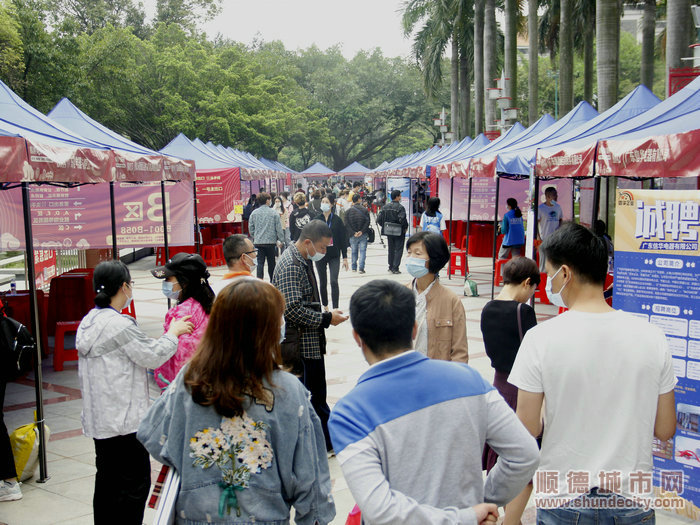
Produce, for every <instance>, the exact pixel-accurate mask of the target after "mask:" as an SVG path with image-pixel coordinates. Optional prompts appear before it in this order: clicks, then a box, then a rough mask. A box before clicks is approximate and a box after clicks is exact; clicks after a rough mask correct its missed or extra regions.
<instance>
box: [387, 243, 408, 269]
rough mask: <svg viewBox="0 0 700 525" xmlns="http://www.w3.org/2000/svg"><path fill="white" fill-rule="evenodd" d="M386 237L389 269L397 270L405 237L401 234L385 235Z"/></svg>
mask: <svg viewBox="0 0 700 525" xmlns="http://www.w3.org/2000/svg"><path fill="white" fill-rule="evenodd" d="M386 239H387V244H388V245H389V270H398V269H399V266H400V265H401V256H402V255H403V245H404V242H405V241H406V238H405V237H404V236H403V235H387V236H386Z"/></svg>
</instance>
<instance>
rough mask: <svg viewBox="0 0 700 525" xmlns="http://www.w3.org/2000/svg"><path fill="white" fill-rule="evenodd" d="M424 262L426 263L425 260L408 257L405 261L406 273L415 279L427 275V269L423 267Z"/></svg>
mask: <svg viewBox="0 0 700 525" xmlns="http://www.w3.org/2000/svg"><path fill="white" fill-rule="evenodd" d="M426 262H428V261H426V260H425V259H419V258H418V257H409V258H408V259H406V271H407V272H408V273H409V274H411V275H412V276H413V277H415V278H416V279H420V278H421V277H423V276H424V275H427V274H428V269H427V268H426V267H425V263H426Z"/></svg>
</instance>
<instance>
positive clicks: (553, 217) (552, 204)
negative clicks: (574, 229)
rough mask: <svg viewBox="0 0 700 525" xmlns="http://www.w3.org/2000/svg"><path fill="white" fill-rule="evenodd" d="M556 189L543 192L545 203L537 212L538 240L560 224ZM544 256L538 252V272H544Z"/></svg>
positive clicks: (555, 229)
mask: <svg viewBox="0 0 700 525" xmlns="http://www.w3.org/2000/svg"><path fill="white" fill-rule="evenodd" d="M557 197H558V195H557V189H556V188H555V187H554V186H549V187H548V188H547V189H546V190H544V198H545V201H544V202H543V203H542V204H540V206H539V208H538V210H537V217H538V219H537V224H538V225H539V232H538V233H539V238H540V239H542V240H543V241H544V240H545V239H546V238H547V237H549V236H550V235H551V234H552V233H554V232H555V231H557V230H558V229H559V227H560V226H561V222H562V218H563V215H562V211H561V206H559V203H558V202H557ZM544 259H545V256H544V254H543V253H542V250H540V272H544V271H545V266H544Z"/></svg>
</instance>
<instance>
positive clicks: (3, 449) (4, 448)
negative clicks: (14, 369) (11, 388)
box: [0, 379, 17, 481]
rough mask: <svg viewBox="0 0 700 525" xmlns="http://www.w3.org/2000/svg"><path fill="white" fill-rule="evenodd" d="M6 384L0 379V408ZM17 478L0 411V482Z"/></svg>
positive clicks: (3, 401)
mask: <svg viewBox="0 0 700 525" xmlns="http://www.w3.org/2000/svg"><path fill="white" fill-rule="evenodd" d="M6 386H7V383H5V381H4V380H3V379H0V408H2V407H3V406H4V404H5V387H6ZM16 477H17V471H15V457H14V456H13V455H12V445H10V436H9V435H8V434H7V427H6V426H5V419H4V418H3V413H2V412H1V411H0V481H2V480H4V479H12V478H16Z"/></svg>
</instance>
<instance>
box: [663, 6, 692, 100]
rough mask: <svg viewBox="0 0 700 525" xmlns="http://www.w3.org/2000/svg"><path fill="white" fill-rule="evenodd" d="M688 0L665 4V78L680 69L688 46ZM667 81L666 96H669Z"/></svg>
mask: <svg viewBox="0 0 700 525" xmlns="http://www.w3.org/2000/svg"><path fill="white" fill-rule="evenodd" d="M689 16H690V0H668V1H667V3H666V78H668V73H669V70H670V69H672V68H676V67H681V57H682V56H683V55H685V53H686V46H687V44H688V17H689ZM669 87H670V86H669V85H668V80H667V81H666V96H668V95H669Z"/></svg>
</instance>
